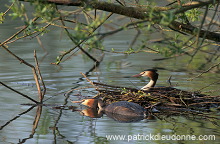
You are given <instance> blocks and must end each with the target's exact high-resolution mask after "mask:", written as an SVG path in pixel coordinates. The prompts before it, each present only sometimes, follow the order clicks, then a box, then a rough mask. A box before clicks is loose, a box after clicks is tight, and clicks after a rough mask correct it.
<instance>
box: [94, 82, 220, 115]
mask: <svg viewBox="0 0 220 144" xmlns="http://www.w3.org/2000/svg"><path fill="white" fill-rule="evenodd" d="M93 84H94V85H95V86H96V90H97V91H98V95H97V96H96V97H98V98H102V99H103V101H104V102H105V103H106V104H110V103H113V102H117V101H129V102H134V103H138V104H140V105H141V106H143V107H145V108H149V107H153V106H155V107H157V109H158V108H159V109H160V110H163V109H164V110H166V109H173V110H174V109H175V110H180V111H181V110H184V111H186V110H188V111H189V110H191V111H195V110H196V111H209V110H210V108H213V107H214V108H219V106H220V96H209V95H205V94H201V93H199V92H188V91H183V90H179V89H176V88H172V87H159V88H156V87H155V88H151V89H149V90H146V91H143V90H138V89H134V88H126V87H118V86H112V85H106V84H102V83H96V82H93Z"/></svg>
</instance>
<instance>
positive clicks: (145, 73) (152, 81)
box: [132, 69, 159, 90]
mask: <svg viewBox="0 0 220 144" xmlns="http://www.w3.org/2000/svg"><path fill="white" fill-rule="evenodd" d="M139 76H143V77H149V78H150V81H149V83H148V84H147V85H145V86H144V87H142V88H141V90H149V89H150V88H152V87H154V86H155V85H156V82H157V79H158V76H159V74H158V73H157V70H155V69H147V70H145V71H143V72H141V73H139V74H137V75H133V76H132V77H139Z"/></svg>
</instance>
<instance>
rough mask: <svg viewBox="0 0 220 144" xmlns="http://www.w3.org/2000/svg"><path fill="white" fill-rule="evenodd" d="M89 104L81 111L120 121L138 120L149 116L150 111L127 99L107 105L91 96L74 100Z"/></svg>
mask: <svg viewBox="0 0 220 144" xmlns="http://www.w3.org/2000/svg"><path fill="white" fill-rule="evenodd" d="M72 102H73V103H81V104H82V105H85V106H87V107H88V108H87V109H84V110H82V111H81V112H80V113H81V114H82V115H85V116H89V117H91V118H100V117H102V116H103V114H106V115H107V116H108V117H110V118H112V119H114V120H115V121H118V122H138V121H141V120H143V119H145V118H152V116H150V117H149V115H148V111H147V110H146V109H144V108H143V107H142V106H140V105H139V104H136V103H133V102H127V101H119V102H114V103H112V104H110V105H105V104H104V102H103V101H102V100H101V99H96V98H90V99H83V100H81V101H72Z"/></svg>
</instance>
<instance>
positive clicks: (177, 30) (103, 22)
mask: <svg viewBox="0 0 220 144" xmlns="http://www.w3.org/2000/svg"><path fill="white" fill-rule="evenodd" d="M26 1H27V2H23V0H12V1H11V5H10V6H9V5H8V6H7V7H8V10H7V11H1V12H0V23H4V21H6V20H8V19H5V17H6V16H10V17H11V19H12V20H13V19H20V20H21V21H23V22H24V25H25V26H26V27H25V28H23V29H21V31H23V33H20V32H19V33H16V34H15V36H14V37H12V38H9V39H7V40H6V41H4V42H2V44H1V46H2V45H4V46H8V44H9V43H12V42H16V41H17V40H18V39H22V38H25V37H27V36H32V37H36V36H38V35H41V36H44V34H45V33H48V32H50V30H49V29H48V28H49V27H52V26H55V27H59V28H60V29H64V30H65V31H66V34H67V35H68V37H69V39H71V41H72V42H73V45H74V46H73V47H70V49H69V50H62V49H61V51H63V53H62V54H60V55H59V54H58V55H59V56H57V61H56V62H55V63H54V64H59V63H61V62H62V61H63V58H64V57H68V55H71V54H72V53H73V50H75V49H80V50H81V51H82V52H83V53H85V55H86V56H88V57H89V58H90V59H92V60H93V61H94V62H96V63H97V62H98V63H99V61H98V60H97V58H95V57H93V56H92V54H93V51H94V50H99V51H101V52H102V53H105V52H112V53H124V54H125V55H129V54H139V53H146V52H147V53H158V54H161V55H163V56H164V57H167V58H175V57H179V56H182V55H186V56H188V57H189V61H188V63H191V62H192V61H194V58H195V56H196V59H198V57H200V59H202V60H201V61H203V63H202V67H201V66H199V65H198V67H195V69H197V68H199V69H201V68H202V69H207V68H209V66H210V64H212V65H216V66H215V67H213V68H215V69H219V63H217V62H218V61H219V52H217V49H218V47H219V45H216V42H219V41H220V39H219V37H220V36H219V33H218V32H219V29H218V27H219V23H217V22H216V21H217V14H218V12H217V8H218V5H219V3H218V2H219V1H208V2H191V1H187V0H186V1H179V2H181V3H179V2H174V3H168V2H164V3H167V5H164V6H157V5H158V4H157V2H156V1H153V0H152V1H148V2H147V3H146V2H145V1H139V2H137V1H133V2H132V3H128V2H123V1H117V3H112V2H110V1H109V2H105V1H91V2H90V1H88V2H87V1H83V0H82V1H78V2H71V3H66V1H63V2H56V1H53V0H51V1H50V3H47V1H46V0H45V1H42V0H37V1H32V0H26ZM62 5H68V6H62ZM115 14H119V15H124V16H125V17H121V16H119V15H115ZM133 18H135V19H133ZM117 21H121V22H120V23H117ZM103 29H104V30H105V31H104V32H103ZM130 30H135V31H137V35H136V36H135V35H134V36H135V37H134V39H133V40H132V39H131V40H130V41H131V43H130V45H129V47H127V48H125V49H120V50H118V49H117V48H111V49H106V48H105V47H104V46H103V44H102V43H103V39H104V38H108V36H110V35H111V36H112V35H114V34H116V33H119V32H122V31H130ZM152 34H157V35H158V34H159V35H160V39H159V40H155V39H153V38H149V36H151V35H152ZM145 35H147V36H146V37H144V36H145ZM149 42H151V43H149ZM213 51H216V52H217V53H213ZM204 55H206V56H208V57H209V59H208V60H206V59H204ZM211 57H213V58H211ZM98 59H99V58H98ZM206 64H207V65H206Z"/></svg>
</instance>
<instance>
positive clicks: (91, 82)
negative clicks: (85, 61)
mask: <svg viewBox="0 0 220 144" xmlns="http://www.w3.org/2000/svg"><path fill="white" fill-rule="evenodd" d="M80 74H81V75H83V77H84V78H86V80H87V81H88V82H89V83H90V84H91V85H92V86H93V87H94V88H95V89H96V90H97V89H98V87H97V86H96V85H95V84H94V83H93V81H91V80H90V79H89V78H88V77H87V76H86V75H85V74H84V73H82V72H80Z"/></svg>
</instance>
